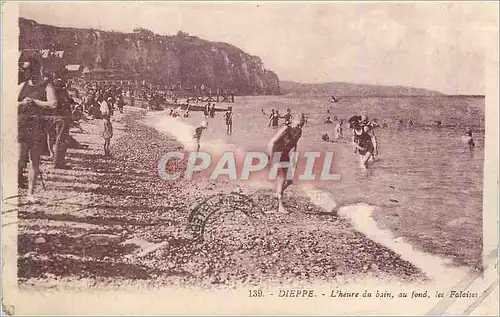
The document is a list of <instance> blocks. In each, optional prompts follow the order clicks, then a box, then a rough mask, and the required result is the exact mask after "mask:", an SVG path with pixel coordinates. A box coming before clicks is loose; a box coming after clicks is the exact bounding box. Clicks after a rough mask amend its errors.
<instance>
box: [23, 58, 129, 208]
mask: <svg viewBox="0 0 500 317" xmlns="http://www.w3.org/2000/svg"><path fill="white" fill-rule="evenodd" d="M19 76H20V80H19V81H20V84H19V86H18V113H17V114H18V116H17V118H18V122H17V123H18V136H17V142H18V144H19V153H18V154H19V156H18V158H19V159H18V187H19V188H22V189H27V190H28V200H29V201H32V202H35V201H36V198H34V191H35V186H36V183H37V180H38V179H40V180H41V182H42V185H44V182H43V176H42V174H41V171H40V162H41V160H42V156H48V158H47V160H48V161H51V162H52V163H53V167H54V168H55V169H64V170H68V169H72V167H71V166H70V165H69V164H67V163H66V152H67V150H68V148H76V149H84V148H87V147H88V146H87V145H83V144H80V143H79V142H77V141H76V140H75V139H74V138H73V137H72V136H71V134H70V129H71V128H76V129H78V132H79V133H83V132H84V131H83V129H82V127H81V125H80V122H81V121H82V120H83V121H87V120H94V119H104V121H103V122H104V123H103V125H102V133H101V135H102V137H103V139H104V155H109V154H110V140H111V138H112V136H113V127H112V124H111V120H110V118H111V117H112V116H113V114H114V111H115V109H118V111H120V112H122V113H123V108H124V106H125V101H124V96H125V95H126V94H127V93H128V94H130V91H127V92H125V91H124V90H123V89H122V88H121V87H117V86H115V85H107V86H99V85H98V84H97V83H93V84H91V83H88V84H85V85H83V87H80V89H77V88H75V87H73V85H72V82H71V80H69V79H67V78H64V74H62V73H60V72H54V71H50V70H46V69H44V68H43V66H42V63H41V62H40V60H38V59H36V58H31V59H27V60H26V61H25V62H24V63H23V65H22V66H21V69H20V75H19ZM82 92H83V95H82ZM28 162H29V163H30V168H29V170H28V177H26V176H25V175H24V174H25V170H26V168H27V167H28Z"/></svg>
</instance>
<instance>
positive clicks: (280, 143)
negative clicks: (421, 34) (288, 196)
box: [268, 113, 305, 213]
mask: <svg viewBox="0 0 500 317" xmlns="http://www.w3.org/2000/svg"><path fill="white" fill-rule="evenodd" d="M304 124H305V117H304V114H303V113H301V114H297V115H295V117H294V118H293V120H292V121H291V123H290V125H285V126H284V127H282V128H281V129H280V130H279V131H278V133H277V134H276V135H275V136H274V137H273V138H272V139H271V141H270V142H269V144H268V153H269V155H270V156H271V158H270V160H271V162H272V159H273V156H274V153H281V154H280V159H279V162H290V151H291V150H292V149H293V151H294V152H296V151H297V142H298V141H299V139H300V137H301V136H302V127H303V126H304ZM287 174H288V168H286V167H285V168H279V169H278V176H277V188H276V192H277V196H278V212H280V213H287V211H286V209H285V207H284V206H283V194H284V192H285V189H287V188H288V186H290V185H291V184H292V183H293V182H292V180H291V179H287Z"/></svg>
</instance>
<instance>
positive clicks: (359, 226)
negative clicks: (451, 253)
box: [301, 185, 468, 286]
mask: <svg viewBox="0 0 500 317" xmlns="http://www.w3.org/2000/svg"><path fill="white" fill-rule="evenodd" d="M301 189H302V190H303V191H304V192H305V193H306V194H307V195H308V196H309V197H310V199H311V201H312V202H313V203H314V204H316V205H317V206H319V207H321V208H323V209H325V210H327V211H331V210H334V209H335V208H337V207H338V202H336V200H335V198H334V197H333V195H332V194H330V193H329V192H326V191H322V190H318V189H316V188H314V187H312V186H310V185H309V186H302V188H301ZM376 208H378V207H376V206H372V205H369V204H366V203H358V204H353V205H346V206H341V207H339V208H338V209H337V214H338V216H340V217H342V218H345V219H349V220H350V221H351V223H352V224H353V226H354V228H355V229H356V230H358V231H359V232H361V233H363V234H364V235H366V237H368V238H370V239H371V240H373V241H375V242H377V243H379V244H381V245H383V246H385V247H387V248H389V249H391V250H392V251H394V252H396V253H397V254H399V255H400V256H401V258H402V259H404V260H406V261H408V262H410V263H412V264H413V265H415V266H416V267H418V268H419V269H420V270H422V271H423V272H424V273H425V274H426V275H427V276H428V277H429V278H431V279H432V280H433V281H435V282H437V283H439V284H440V285H450V286H451V285H454V284H455V283H456V282H458V281H459V280H460V279H461V278H463V277H464V276H465V275H466V274H467V272H468V269H467V268H465V267H456V266H453V265H452V262H451V261H450V260H448V259H444V258H442V257H439V256H437V255H433V254H429V253H426V252H422V251H420V250H417V249H416V248H414V247H413V246H412V245H411V244H410V243H408V242H406V241H404V240H403V239H402V238H395V237H394V235H393V234H392V232H391V231H389V230H382V229H381V228H379V226H378V225H377V222H376V221H375V220H374V219H373V212H374V211H375V209H376Z"/></svg>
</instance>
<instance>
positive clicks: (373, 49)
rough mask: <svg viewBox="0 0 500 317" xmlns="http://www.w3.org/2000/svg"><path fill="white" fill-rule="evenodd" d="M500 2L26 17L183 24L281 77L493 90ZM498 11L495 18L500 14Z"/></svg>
mask: <svg viewBox="0 0 500 317" xmlns="http://www.w3.org/2000/svg"><path fill="white" fill-rule="evenodd" d="M496 11H498V6H497V5H496V4H491V3H490V4H484V3H467V2H455V3H437V2H432V3H429V2H413V3H397V2H383V3H380V2H379V3H373V2H370V3H368V2H365V3H352V2H351V3H349V2H328V3H327V2H287V3H285V2H238V3H235V2H210V3H207V2H204V3H203V2H183V3H180V2H143V3H139V2H132V1H130V2H125V1H124V2H120V3H117V2H115V3H113V2H72V3H69V2H51V3H47V2H45V3H40V2H25V3H21V4H20V5H19V12H20V16H22V17H25V18H29V19H34V20H36V21H37V22H39V23H43V24H50V25H56V26H66V27H79V28H90V27H92V28H97V29H102V30H115V31H123V32H132V30H133V29H134V28H136V27H144V28H147V29H150V30H152V31H153V32H155V33H157V34H161V35H174V34H177V32H178V31H179V30H182V31H184V32H188V33H189V34H191V35H196V36H198V37H200V38H203V39H206V40H210V41H218V42H226V43H230V44H233V45H235V46H237V47H239V48H241V49H242V50H244V51H245V52H246V53H249V54H252V55H257V56H259V57H261V59H262V61H263V63H264V65H265V67H266V68H267V69H269V70H272V71H274V72H275V73H277V74H278V76H279V78H280V80H291V81H298V82H305V83H320V82H332V81H340V82H352V83H360V84H379V85H401V86H412V87H418V88H427V89H432V90H438V91H441V92H444V93H447V94H484V93H485V58H486V57H488V55H486V54H485V52H488V51H491V49H492V45H498V44H497V43H492V41H491V36H488V35H490V34H491V33H492V32H498V26H497V25H498V24H497V23H498V22H497V20H496V18H497V15H496V13H495V12H496ZM492 12H493V13H495V14H493V13H492Z"/></svg>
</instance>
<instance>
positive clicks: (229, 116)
mask: <svg viewBox="0 0 500 317" xmlns="http://www.w3.org/2000/svg"><path fill="white" fill-rule="evenodd" d="M224 119H225V120H226V133H227V134H233V107H228V109H227V111H226V113H225V114H224Z"/></svg>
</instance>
